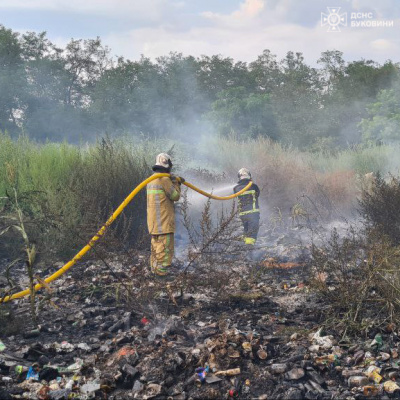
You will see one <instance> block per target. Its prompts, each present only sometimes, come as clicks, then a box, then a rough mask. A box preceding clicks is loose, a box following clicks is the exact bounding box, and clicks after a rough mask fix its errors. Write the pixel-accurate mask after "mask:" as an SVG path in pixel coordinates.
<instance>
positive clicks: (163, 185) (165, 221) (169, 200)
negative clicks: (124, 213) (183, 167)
mask: <svg viewBox="0 0 400 400" xmlns="http://www.w3.org/2000/svg"><path fill="white" fill-rule="evenodd" d="M171 169H172V161H171V157H170V156H169V155H168V154H166V153H161V154H159V155H158V156H157V158H156V164H155V165H154V166H153V171H154V173H170V172H171ZM183 181H184V180H183V178H178V177H174V176H172V177H171V178H170V177H162V178H158V179H155V180H154V181H152V182H151V183H149V184H148V185H147V226H148V229H149V233H150V235H151V270H152V272H153V273H154V274H156V275H157V276H167V275H168V274H169V273H170V270H171V263H172V258H173V256H174V233H175V207H174V202H176V201H178V200H179V198H180V195H181V187H180V185H181V183H182V182H183Z"/></svg>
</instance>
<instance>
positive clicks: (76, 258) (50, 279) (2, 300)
mask: <svg viewBox="0 0 400 400" xmlns="http://www.w3.org/2000/svg"><path fill="white" fill-rule="evenodd" d="M169 176H170V175H169V174H154V175H152V176H150V177H149V178H147V179H146V180H144V181H143V182H142V183H140V184H139V185H138V186H136V188H135V189H134V190H133V191H132V192H131V193H130V194H129V196H128V197H127V198H126V199H125V200H124V201H123V202H122V203H121V204H120V206H119V207H118V208H117V209H116V210H115V211H114V212H113V214H112V215H111V217H110V218H109V219H108V220H107V222H106V223H105V224H104V225H103V226H102V227H101V228H100V230H99V231H98V232H97V233H96V234H95V235H94V236H93V237H92V238H91V239H90V241H89V243H88V244H87V245H86V246H85V247H83V249H81V250H80V251H79V252H78V253H77V254H76V255H75V256H74V258H72V259H71V260H70V261H68V262H67V263H66V264H65V265H64V266H63V267H61V268H60V269H59V270H58V271H56V272H55V273H54V274H53V275H50V276H49V277H47V278H46V279H45V280H44V281H45V282H46V283H50V282H53V281H54V280H56V279H57V278H59V277H60V276H61V275H63V274H65V272H67V271H68V270H69V269H70V268H71V267H72V266H73V265H75V264H76V263H77V262H78V261H79V260H80V259H81V258H82V257H83V256H84V255H85V254H86V253H87V252H88V251H89V250H90V249H91V248H92V247H93V245H94V244H95V243H96V242H97V241H98V240H99V239H100V238H101V237H102V236H103V235H104V233H105V232H106V230H107V228H108V227H109V226H110V225H111V224H112V223H113V222H114V221H115V220H116V219H117V218H118V216H119V215H120V214H121V213H122V211H123V210H124V208H125V207H126V206H127V205H128V204H129V203H130V202H131V201H132V199H133V198H134V197H135V196H136V195H137V194H138V193H139V192H140V191H141V190H142V189H143V188H144V187H146V185H147V184H149V183H150V182H152V181H154V180H155V179H158V178H162V177H169ZM178 179H179V178H178ZM183 184H184V185H186V186H187V187H189V188H190V189H192V190H195V191H196V192H198V193H200V194H202V195H203V196H206V197H209V198H210V199H214V200H230V199H233V198H235V197H237V196H239V195H241V194H242V193H244V192H245V191H246V190H247V189H249V188H250V186H251V185H252V182H251V181H250V182H249V184H248V185H247V186H246V187H244V188H243V189H242V190H241V191H240V192H237V193H235V194H232V195H230V196H226V197H220V196H214V195H213V194H211V193H207V192H204V191H203V190H201V189H199V188H197V187H196V186H194V185H192V184H191V183H189V182H186V181H185V182H183ZM42 287H43V285H42V284H40V283H38V284H36V285H35V288H34V290H35V291H38V290H39V289H41V288H42ZM30 292H31V291H30V290H29V289H26V290H23V291H21V292H18V293H15V294H13V295H11V296H5V297H4V298H0V303H6V302H8V301H10V300H14V299H19V298H21V297H24V296H28V295H29V294H30Z"/></svg>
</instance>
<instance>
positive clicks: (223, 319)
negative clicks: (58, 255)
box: [0, 255, 399, 400]
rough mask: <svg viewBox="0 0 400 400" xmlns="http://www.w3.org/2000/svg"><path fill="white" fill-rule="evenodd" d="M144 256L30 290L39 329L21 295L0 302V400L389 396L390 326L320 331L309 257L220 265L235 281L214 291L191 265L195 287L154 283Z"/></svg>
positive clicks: (393, 360)
mask: <svg viewBox="0 0 400 400" xmlns="http://www.w3.org/2000/svg"><path fill="white" fill-rule="evenodd" d="M281 256H282V257H284V256H283V255H281ZM145 259H146V258H145V257H144V256H143V257H139V259H138V260H137V261H135V262H134V263H132V266H131V267H130V268H127V267H126V265H125V266H123V265H122V264H119V263H117V262H114V261H113V260H108V264H109V267H110V266H111V267H112V271H111V270H110V268H109V267H107V266H105V265H104V264H103V263H101V262H97V261H96V262H90V261H89V262H86V263H81V264H80V265H77V266H76V267H74V268H73V269H72V270H71V272H70V273H68V274H66V275H64V276H63V277H62V278H61V279H59V280H58V281H57V282H56V283H55V284H53V285H51V287H52V290H53V291H52V292H51V293H50V292H48V291H46V290H44V291H43V292H42V293H41V294H40V295H39V298H38V301H39V303H40V304H41V307H40V309H39V310H38V316H39V325H40V329H36V328H35V327H34V326H33V325H32V323H31V320H30V311H29V309H30V308H29V299H22V300H18V301H14V302H12V303H9V304H7V305H3V306H2V309H1V313H2V314H1V323H2V332H3V334H2V337H1V343H2V346H1V348H0V374H1V376H0V398H1V399H18V398H29V399H68V398H77V399H92V398H93V399H133V398H136V399H175V400H178V399H231V398H232V399H234V398H240V399H352V398H359V399H362V398H388V397H396V396H397V393H398V390H396V387H395V386H394V385H396V383H395V382H396V379H398V371H399V366H398V361H399V358H398V353H397V350H398V343H399V342H398V336H397V334H396V331H395V329H392V330H390V329H387V330H386V331H385V332H383V333H381V334H380V336H378V335H376V333H371V335H370V336H371V337H365V338H362V339H360V340H358V341H357V340H356V339H354V340H353V341H352V342H349V341H348V340H347V341H346V340H344V341H343V340H342V341H341V339H342V338H341V337H336V336H330V335H328V333H330V332H323V330H322V331H320V328H321V327H322V325H321V323H322V321H323V318H324V304H323V303H322V302H321V301H320V300H319V299H318V297H317V296H316V295H315V294H314V293H313V292H312V291H311V290H310V287H309V278H310V275H311V268H310V267H311V266H310V265H309V263H307V262H305V263H304V262H302V263H301V264H300V263H298V264H299V265H297V266H296V262H293V263H289V262H288V256H286V258H285V259H284V260H283V259H282V260H283V261H282V260H278V259H275V260H274V262H272V261H271V260H269V261H266V260H262V261H256V262H252V261H247V262H244V261H243V262H237V263H235V264H234V265H232V264H230V266H229V268H232V269H235V271H236V273H237V276H240V279H235V280H234V281H230V283H229V287H224V288H222V289H221V288H220V289H219V292H218V290H217V289H216V288H211V287H209V286H205V285H202V283H201V282H202V281H205V280H206V277H204V276H196V275H195V274H196V270H191V271H190V273H189V275H190V274H191V276H192V278H193V277H195V280H193V279H192V282H196V279H197V280H198V281H197V282H198V285H197V286H196V285H194V284H191V285H188V286H187V287H185V288H184V290H182V291H181V290H180V287H179V285H176V286H174V284H172V285H171V286H170V288H169V289H168V288H165V286H163V285H164V284H160V285H159V284H158V283H157V284H156V285H153V284H152V279H153V278H152V277H151V276H150V275H148V274H147V273H145V266H144V264H145V263H144V260H145ZM138 265H139V266H140V268H143V269H142V271H143V273H142V274H141V276H140V280H138V271H140V268H139V269H138ZM222 267H223V265H222ZM21 268H22V266H21ZM55 269H56V266H55V267H54V270H55ZM42 272H43V274H44V275H48V273H50V272H51V271H50V270H49V271H42ZM15 273H18V269H16V271H15ZM157 285H159V287H158V286H157ZM126 287H128V288H130V289H131V297H130V298H128V297H127V296H126ZM143 288H145V291H147V294H148V296H147V297H146V296H144V289H143ZM132 294H133V296H132ZM135 296H136V297H135ZM374 340H375V342H376V341H377V342H378V343H377V344H376V343H373V341H374ZM371 366H372V367H373V366H376V368H378V369H379V372H377V371H378V370H376V373H375V374H373V373H372V370H373V368H371ZM368 368H370V373H369V376H367V375H368ZM27 374H28V375H29V376H31V378H30V379H27ZM372 375H373V376H372ZM371 376H372V377H371ZM377 376H380V377H381V379H380V380H379V377H377ZM387 382H389V384H388V383H387ZM385 385H386V386H385ZM390 385H391V386H390ZM392 389H393V390H392Z"/></svg>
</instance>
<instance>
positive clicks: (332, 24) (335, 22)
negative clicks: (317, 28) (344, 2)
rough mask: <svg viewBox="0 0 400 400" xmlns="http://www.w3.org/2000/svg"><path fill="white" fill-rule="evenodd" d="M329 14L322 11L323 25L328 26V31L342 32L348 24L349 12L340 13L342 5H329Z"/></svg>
mask: <svg viewBox="0 0 400 400" xmlns="http://www.w3.org/2000/svg"><path fill="white" fill-rule="evenodd" d="M327 9H328V12H329V14H325V13H321V26H328V32H340V27H343V26H347V13H342V14H341V13H340V7H327Z"/></svg>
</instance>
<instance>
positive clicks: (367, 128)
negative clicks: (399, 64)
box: [360, 81, 400, 143]
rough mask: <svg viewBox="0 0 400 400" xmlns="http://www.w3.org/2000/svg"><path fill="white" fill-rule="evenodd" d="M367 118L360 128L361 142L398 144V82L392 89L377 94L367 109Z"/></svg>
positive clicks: (399, 93) (399, 117)
mask: <svg viewBox="0 0 400 400" xmlns="http://www.w3.org/2000/svg"><path fill="white" fill-rule="evenodd" d="M367 110H368V118H364V119H363V120H362V121H361V123H360V127H361V130H362V135H363V140H364V141H366V142H372V143H399V142H400V81H397V82H396V83H395V85H394V86H393V88H392V89H384V90H382V91H380V92H379V94H378V96H377V99H376V101H375V102H373V103H371V104H370V105H368V107H367Z"/></svg>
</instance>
